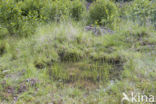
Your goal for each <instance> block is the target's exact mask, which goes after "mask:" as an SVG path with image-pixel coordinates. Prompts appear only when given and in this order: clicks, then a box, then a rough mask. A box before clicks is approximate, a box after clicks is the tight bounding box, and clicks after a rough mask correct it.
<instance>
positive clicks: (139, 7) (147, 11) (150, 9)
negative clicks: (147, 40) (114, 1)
mask: <svg viewBox="0 0 156 104" xmlns="http://www.w3.org/2000/svg"><path fill="white" fill-rule="evenodd" d="M127 17H129V19H132V20H133V21H136V20H137V21H139V22H140V23H141V24H145V23H146V22H147V21H151V22H155V17H156V9H155V3H154V2H152V1H150V0H134V2H132V4H131V5H130V7H129V10H127Z"/></svg>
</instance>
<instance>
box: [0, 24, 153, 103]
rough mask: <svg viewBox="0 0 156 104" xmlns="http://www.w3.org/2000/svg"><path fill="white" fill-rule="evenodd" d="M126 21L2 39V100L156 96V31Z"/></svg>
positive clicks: (57, 28)
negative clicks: (96, 29) (108, 29)
mask: <svg viewBox="0 0 156 104" xmlns="http://www.w3.org/2000/svg"><path fill="white" fill-rule="evenodd" d="M126 23H127V25H126V26H125V25H123V24H124V23H123V24H122V23H121V24H120V25H121V26H120V28H116V30H115V31H116V32H115V34H113V35H111V34H108V35H104V36H94V35H93V34H92V33H90V32H87V31H85V30H84V28H83V26H82V25H81V24H77V23H71V22H69V23H60V24H57V23H54V24H49V25H44V26H40V27H38V29H37V31H36V33H35V34H34V35H33V36H31V37H27V38H22V39H18V38H15V37H9V38H8V37H7V38H4V39H1V40H0V76H1V79H0V83H1V85H0V102H2V103H4V104H9V103H13V102H16V104H25V103H26V104H48V103H53V104H63V103H64V104H73V103H74V104H104V103H105V104H120V103H121V102H120V101H121V98H122V92H126V93H128V92H131V91H137V92H141V93H146V94H153V95H156V93H155V92H156V88H155V86H156V81H155V75H156V74H155V71H156V70H155V67H156V65H155V60H156V59H155V56H156V54H155V48H154V45H155V44H156V41H155V36H156V32H155V30H154V29H152V27H145V26H137V25H136V24H134V23H131V22H126Z"/></svg>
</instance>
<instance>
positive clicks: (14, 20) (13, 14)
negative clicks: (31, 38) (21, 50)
mask: <svg viewBox="0 0 156 104" xmlns="http://www.w3.org/2000/svg"><path fill="white" fill-rule="evenodd" d="M20 7H21V3H20V2H19V3H15V2H14V1H10V0H8V1H1V5H0V23H1V24H2V27H4V28H6V29H7V30H8V32H9V33H10V35H19V36H28V35H30V34H32V33H33V32H34V25H35V22H36V17H34V16H32V15H31V13H30V14H29V16H22V11H21V8H20ZM32 27H33V28H32Z"/></svg>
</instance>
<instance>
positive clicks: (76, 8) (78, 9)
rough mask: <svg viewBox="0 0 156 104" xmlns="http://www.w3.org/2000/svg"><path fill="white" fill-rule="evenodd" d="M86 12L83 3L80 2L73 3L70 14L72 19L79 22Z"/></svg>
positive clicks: (76, 0) (77, 0)
mask: <svg viewBox="0 0 156 104" xmlns="http://www.w3.org/2000/svg"><path fill="white" fill-rule="evenodd" d="M84 11H85V6H84V3H83V2H81V1H79V0H74V1H72V3H71V8H70V14H71V17H72V18H74V19H76V20H79V19H80V18H81V16H82V14H83V12H84Z"/></svg>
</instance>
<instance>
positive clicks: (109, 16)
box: [89, 0, 117, 26]
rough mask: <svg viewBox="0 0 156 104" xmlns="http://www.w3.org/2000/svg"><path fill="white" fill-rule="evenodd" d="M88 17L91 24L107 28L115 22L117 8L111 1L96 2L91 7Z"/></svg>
mask: <svg viewBox="0 0 156 104" xmlns="http://www.w3.org/2000/svg"><path fill="white" fill-rule="evenodd" d="M89 16H90V22H91V23H97V24H100V25H104V26H107V25H110V24H113V23H114V22H115V17H116V16H117V7H116V5H115V4H114V3H113V2H111V1H107V0H97V1H96V2H94V3H93V4H92V5H91V8H90V11H89Z"/></svg>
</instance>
